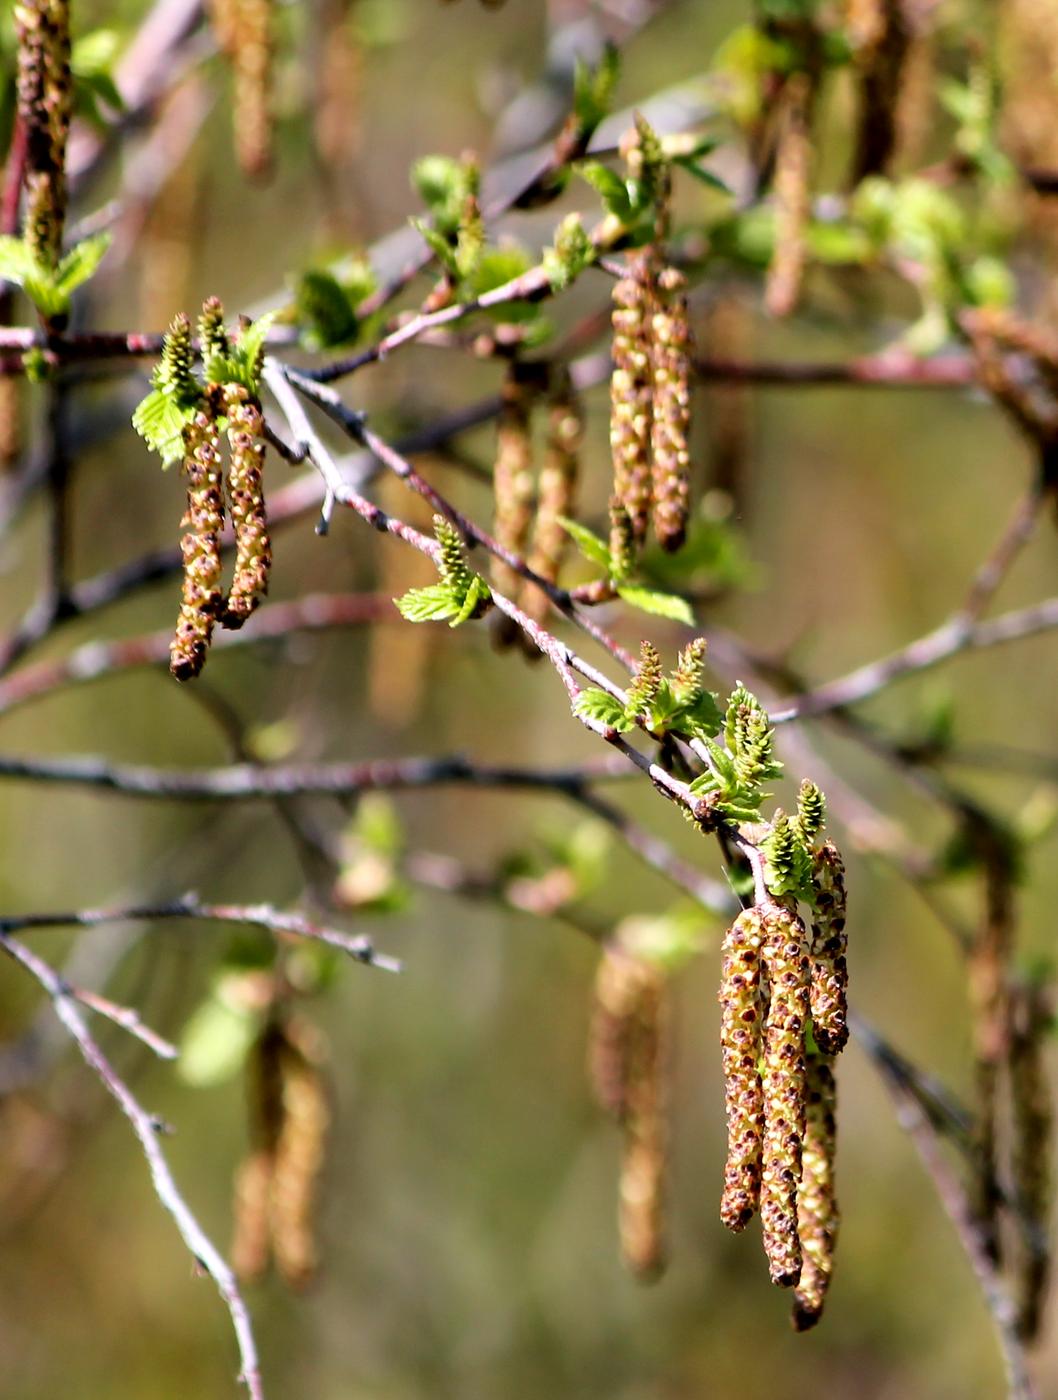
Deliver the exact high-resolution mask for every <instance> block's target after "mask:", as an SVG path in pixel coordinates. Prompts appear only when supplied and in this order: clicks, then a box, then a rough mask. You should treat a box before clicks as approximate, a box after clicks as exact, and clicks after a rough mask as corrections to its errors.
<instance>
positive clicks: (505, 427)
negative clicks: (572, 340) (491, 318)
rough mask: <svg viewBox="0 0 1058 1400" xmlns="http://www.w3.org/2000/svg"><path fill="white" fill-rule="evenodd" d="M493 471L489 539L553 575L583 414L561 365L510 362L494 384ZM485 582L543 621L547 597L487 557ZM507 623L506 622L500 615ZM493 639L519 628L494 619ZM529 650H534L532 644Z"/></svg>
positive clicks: (543, 574) (570, 502)
mask: <svg viewBox="0 0 1058 1400" xmlns="http://www.w3.org/2000/svg"><path fill="white" fill-rule="evenodd" d="M545 394H546V395H547V404H548V412H547V440H546V445H545V449H544V460H543V463H542V464H541V467H540V471H539V475H538V476H537V474H536V473H535V472H534V465H533V457H534V454H533V439H532V413H533V408H534V406H535V404H536V402H537V400H539V399H540V398H541V397H542V396H544V395H545ZM501 404H502V406H501V409H500V415H499V419H498V424H497V435H496V462H495V466H494V468H493V503H494V504H493V511H494V514H493V530H494V533H495V537H496V540H497V542H498V543H499V544H501V545H502V546H503V547H504V548H505V549H507V550H509V551H510V552H511V553H512V554H514V555H516V556H517V557H518V558H520V559H523V558H524V559H526V560H527V562H528V564H529V567H530V568H531V569H532V570H533V572H534V573H536V574H537V575H539V577H540V578H542V579H546V580H547V582H548V583H554V582H556V581H557V579H558V574H559V569H560V568H561V566H562V560H563V558H564V556H565V552H566V546H567V544H568V543H569V537H568V536H567V534H566V532H565V530H564V529H563V528H562V525H561V523H560V522H561V520H562V518H563V517H564V516H569V515H572V514H573V510H574V504H575V492H576V488H577V473H578V463H579V456H580V446H581V441H582V438H583V435H584V419H583V414H582V411H581V406H580V400H579V398H578V396H577V393H576V390H575V389H574V387H573V384H572V382H571V380H570V377H569V372H568V371H567V370H566V369H565V368H564V367H552V368H550V369H549V367H548V366H546V365H543V364H538V363H532V362H520V361H518V360H514V361H512V362H511V364H510V366H509V367H508V370H507V373H506V375H505V377H504V381H503V387H502V389H501ZM492 581H493V583H494V585H495V586H496V588H497V590H498V591H499V592H501V593H504V594H506V595H507V596H508V597H514V598H516V599H517V600H518V602H519V605H520V606H521V607H522V609H523V610H524V611H525V612H526V613H528V615H529V616H530V617H531V618H533V619H534V620H535V621H537V622H541V621H543V618H544V616H545V614H546V611H547V598H546V596H545V595H544V594H543V593H542V592H541V591H540V589H539V588H537V587H535V586H534V585H532V584H529V583H527V582H525V580H523V579H522V578H521V576H520V575H519V574H518V573H517V572H516V571H515V570H514V569H513V568H511V566H510V565H509V564H506V563H504V562H503V560H502V559H497V560H494V562H493V566H492ZM504 621H509V619H504ZM498 627H499V628H501V629H502V630H499V631H498V633H497V635H498V637H499V638H500V640H501V642H510V641H513V640H514V637H515V634H517V635H518V636H521V635H522V633H521V630H520V629H519V628H517V627H516V626H514V624H511V627H512V628H513V631H511V632H507V630H506V629H503V624H502V623H500V624H498ZM532 651H533V654H534V655H538V654H539V653H538V652H537V651H536V648H535V647H534V648H533V649H532Z"/></svg>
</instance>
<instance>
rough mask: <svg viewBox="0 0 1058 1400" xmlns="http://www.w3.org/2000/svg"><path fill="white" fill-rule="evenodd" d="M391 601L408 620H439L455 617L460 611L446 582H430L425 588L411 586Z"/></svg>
mask: <svg viewBox="0 0 1058 1400" xmlns="http://www.w3.org/2000/svg"><path fill="white" fill-rule="evenodd" d="M393 601H394V602H395V603H396V605H397V607H398V608H399V609H400V615H401V617H404V618H407V620H408V621H409V622H441V621H443V620H444V619H445V618H448V617H455V616H457V615H458V613H459V612H460V604H459V601H458V599H457V598H456V596H455V594H454V592H453V591H452V588H451V587H450V585H449V584H447V583H431V584H427V586H426V587H425V588H412V589H409V590H408V592H407V593H405V594H404V596H403V597H401V598H394V599H393Z"/></svg>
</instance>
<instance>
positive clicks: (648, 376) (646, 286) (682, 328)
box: [610, 249, 691, 557]
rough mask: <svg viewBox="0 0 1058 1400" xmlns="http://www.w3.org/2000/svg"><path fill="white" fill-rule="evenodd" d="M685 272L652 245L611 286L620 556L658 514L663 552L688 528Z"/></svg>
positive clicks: (615, 511) (638, 542)
mask: <svg viewBox="0 0 1058 1400" xmlns="http://www.w3.org/2000/svg"><path fill="white" fill-rule="evenodd" d="M685 285H686V284H685V279H684V277H683V274H682V273H681V272H679V271H677V269H675V268H672V267H659V265H658V262H657V258H656V255H655V254H654V252H653V251H652V250H651V249H647V250H645V251H644V252H642V253H639V254H637V255H636V256H635V257H633V258H632V259H631V260H630V261H629V263H628V266H627V268H626V270H625V274H624V276H623V277H621V278H620V280H619V281H618V282H617V283H616V285H615V286H614V291H613V348H612V354H613V374H612V375H611V378H610V447H611V451H612V454H613V491H614V500H613V504H612V508H611V513H612V516H613V521H614V525H613V529H614V534H615V536H616V537H617V538H615V540H614V541H613V542H612V544H611V552H612V553H613V554H614V555H615V557H616V556H617V555H618V553H620V552H622V551H625V550H626V548H627V540H628V537H629V536H630V537H631V540H632V542H633V545H634V546H635V547H636V548H638V547H639V546H640V545H642V543H643V541H644V540H645V539H646V533H647V525H648V523H650V520H651V515H652V516H653V526H654V534H655V535H656V536H657V540H658V543H659V544H660V545H661V547H662V548H663V549H666V550H670V551H672V550H677V549H679V548H680V546H681V545H682V544H683V541H684V538H685V537H686V533H687V515H688V508H689V502H690V455H689V452H688V448H687V428H688V424H689V421H690V402H691V400H690V377H691V367H690V327H689V324H688V320H687V300H686V297H685V296H684V287H685Z"/></svg>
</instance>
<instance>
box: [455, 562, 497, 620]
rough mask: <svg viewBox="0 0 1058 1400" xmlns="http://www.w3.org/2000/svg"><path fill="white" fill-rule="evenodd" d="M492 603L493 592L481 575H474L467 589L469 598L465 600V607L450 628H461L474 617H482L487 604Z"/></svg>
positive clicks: (460, 610)
mask: <svg viewBox="0 0 1058 1400" xmlns="http://www.w3.org/2000/svg"><path fill="white" fill-rule="evenodd" d="M491 601H492V590H491V589H490V588H489V586H488V584H487V583H486V582H485V580H484V579H483V578H482V577H481V575H480V574H474V575H473V577H472V578H471V580H470V587H469V588H468V589H467V596H466V597H465V598H464V599H463V605H462V607H461V608H460V609H459V611H458V612H457V613H456V615H455V617H453V619H452V621H451V622H450V623H449V624H448V625H449V627H459V626H461V625H462V623H464V622H467V621H469V619H470V618H472V617H480V616H481V614H482V612H483V611H484V609H485V604H486V603H489V602H491Z"/></svg>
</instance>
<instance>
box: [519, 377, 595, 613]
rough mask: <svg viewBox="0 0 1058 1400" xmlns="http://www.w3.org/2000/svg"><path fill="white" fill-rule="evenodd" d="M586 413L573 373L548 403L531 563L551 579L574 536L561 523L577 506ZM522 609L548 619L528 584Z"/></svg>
mask: <svg viewBox="0 0 1058 1400" xmlns="http://www.w3.org/2000/svg"><path fill="white" fill-rule="evenodd" d="M583 439H584V416H583V413H582V411H581V406H580V400H579V399H578V397H577V395H576V393H575V391H574V389H573V386H572V384H571V383H570V380H569V375H568V374H564V375H563V376H562V379H561V381H560V382H559V383H558V385H557V386H556V387H555V390H554V392H553V394H552V396H551V402H550V405H549V408H548V432H547V448H546V451H545V455H544V461H543V465H542V466H541V468H540V480H539V490H538V498H539V499H538V504H537V509H536V523H535V526H534V529H533V548H532V552H531V553H530V555H529V567H530V568H531V569H532V570H533V572H534V573H537V574H539V575H540V577H541V578H545V579H547V580H548V581H549V582H550V583H555V582H557V580H558V575H559V570H560V568H561V567H562V560H563V558H564V557H565V554H566V549H567V546H568V544H569V536H568V535H567V534H566V532H565V530H563V528H562V526H561V524H560V523H559V520H560V517H562V516H567V517H568V516H571V515H572V514H573V511H574V507H575V493H576V489H577V471H578V463H579V457H580V447H581V443H582V441H583ZM522 608H523V610H524V611H525V612H527V613H528V614H529V616H530V617H531V618H533V620H534V621H535V622H543V620H544V618H545V617H546V615H547V608H548V602H547V597H546V595H545V594H543V593H541V591H540V590H539V589H538V588H533V587H526V588H525V589H523V596H522Z"/></svg>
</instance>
